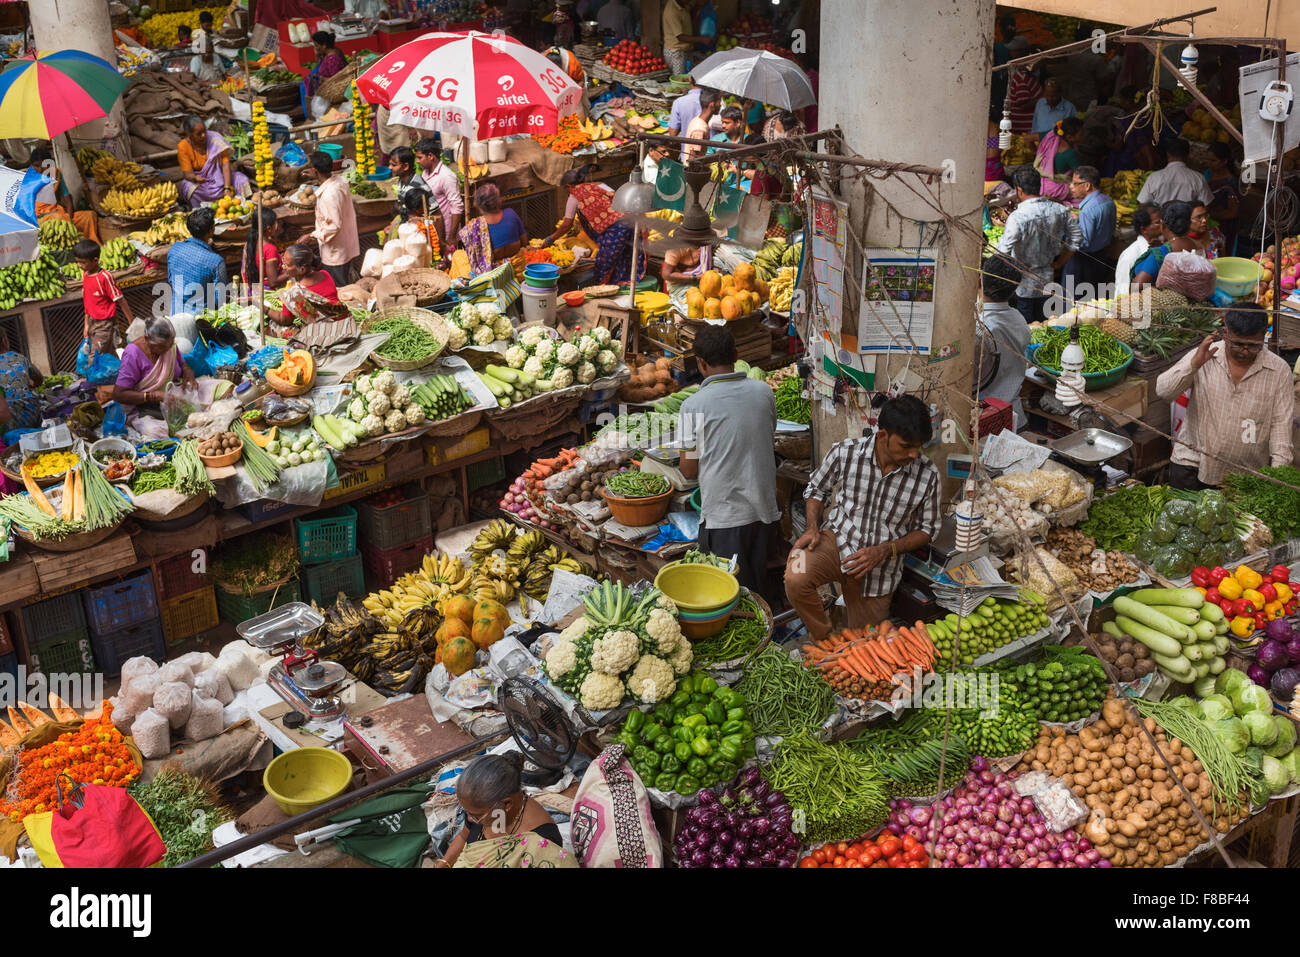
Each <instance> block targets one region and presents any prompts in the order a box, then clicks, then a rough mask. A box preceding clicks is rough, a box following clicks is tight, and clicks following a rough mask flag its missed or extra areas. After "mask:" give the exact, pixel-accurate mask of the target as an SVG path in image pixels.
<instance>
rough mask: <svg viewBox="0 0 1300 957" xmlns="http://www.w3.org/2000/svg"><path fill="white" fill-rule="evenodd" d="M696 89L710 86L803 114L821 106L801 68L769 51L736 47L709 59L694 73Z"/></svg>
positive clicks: (692, 72) (694, 69) (693, 70)
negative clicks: (816, 105)
mask: <svg viewBox="0 0 1300 957" xmlns="http://www.w3.org/2000/svg"><path fill="white" fill-rule="evenodd" d="M691 78H692V79H694V81H695V85H696V86H707V87H711V88H713V89H715V90H720V91H721V92H723V93H730V94H732V95H733V96H741V97H744V98H745V99H747V100H754V101H755V102H757V103H767V104H769V105H771V106H779V107H781V108H783V109H786V110H799V109H803V108H804V107H805V106H812V105H813V104H814V103H816V102H817V96H816V95H815V94H814V93H813V88H812V83H811V82H809V80H808V75H807V74H806V73H804V71H803V70H801V69H799V64H797V63H795V62H793V61H791V60H787V59H786V58H785V57H783V56H777V55H776V54H775V53H768V52H767V51H766V50H750V49H747V48H746V47H735V48H734V49H731V50H724V51H723V52H721V53H715V54H713V55H712V56H710V57H708V58H706V59H705V60H704V61H703V62H702V63H700V64H699V65H698V66H696V67H695V68H693V69H692V70H691Z"/></svg>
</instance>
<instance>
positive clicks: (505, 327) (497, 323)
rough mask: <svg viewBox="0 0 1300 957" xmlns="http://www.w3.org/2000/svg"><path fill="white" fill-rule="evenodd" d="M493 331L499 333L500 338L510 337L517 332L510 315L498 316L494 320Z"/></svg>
mask: <svg viewBox="0 0 1300 957" xmlns="http://www.w3.org/2000/svg"><path fill="white" fill-rule="evenodd" d="M492 331H493V332H495V333H496V334H497V338H498V339H509V338H510V337H511V336H513V335H514V334H515V327H514V326H512V325H511V324H510V317H509V316H497V317H496V319H494V320H493V321H492Z"/></svg>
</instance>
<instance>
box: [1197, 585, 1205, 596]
mask: <svg viewBox="0 0 1300 957" xmlns="http://www.w3.org/2000/svg"><path fill="white" fill-rule="evenodd" d="M1196 590H1197V591H1198V592H1200V593H1201V597H1202V598H1204V597H1205V593H1206V591H1207V589H1204V588H1202V587H1201V586H1200V585H1197V586H1196Z"/></svg>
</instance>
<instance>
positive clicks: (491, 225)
mask: <svg viewBox="0 0 1300 957" xmlns="http://www.w3.org/2000/svg"><path fill="white" fill-rule="evenodd" d="M565 175H566V176H567V175H568V174H567V173H566V174H565ZM474 205H475V206H476V207H478V211H479V212H480V213H481V214H482V215H480V216H477V217H475V218H474V219H471V220H470V221H469V223H468V224H467V225H466V226H465V228H464V229H462V230H461V231H460V245H461V248H462V249H464V250H465V254H466V255H467V256H468V257H469V265H470V268H471V269H472V270H473V271H474V274H475V275H478V274H479V273H485V272H488V271H489V270H491V269H492V267H493V265H495V264H496V263H499V262H501V261H502V260H503V259H509V258H510V257H511V256H513V255H514V254H515V253H517V252H519V250H520V249H521V248H522V247H523V246H524V244H525V243H527V242H528V230H526V229H525V228H524V221H523V220H522V219H520V218H519V214H518V213H516V212H515V211H514V210H513V209H502V208H501V191H500V190H499V189H497V187H496V184H495V183H484V184H483V185H482V186H480V187H479V188H478V189H476V190H475V191H474ZM566 232H567V230H566ZM560 235H561V236H563V235H564V233H563V232H562V233H560Z"/></svg>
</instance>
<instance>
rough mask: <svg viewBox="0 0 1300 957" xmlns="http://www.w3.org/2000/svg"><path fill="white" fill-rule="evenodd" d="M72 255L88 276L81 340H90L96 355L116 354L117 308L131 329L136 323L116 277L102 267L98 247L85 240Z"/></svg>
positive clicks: (84, 287) (83, 291)
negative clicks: (119, 306) (115, 280)
mask: <svg viewBox="0 0 1300 957" xmlns="http://www.w3.org/2000/svg"><path fill="white" fill-rule="evenodd" d="M72 255H73V257H74V258H75V259H76V260H77V265H78V266H80V267H81V271H82V272H84V273H85V274H86V275H85V278H84V279H83V280H82V282H81V300H82V304H83V306H84V307H85V310H86V321H85V325H84V328H83V329H82V333H81V334H82V338H89V339H90V345H91V349H92V350H94V351H95V352H96V353H109V354H116V352H117V341H116V340H117V324H116V319H117V311H118V305H119V304H120V305H121V308H122V313H123V315H125V316H126V324H127V325H128V326H129V325H130V324H131V323H132V321H134V317H133V316H132V315H131V307H130V305H128V304H127V301H126V298H125V297H124V296H123V295H122V290H121V289H119V288H118V286H117V283H115V282H114V281H113V277H112V276H111V275H109V273H108V271H107V270H106V269H104V268H102V267H101V266H100V265H99V243H97V242H95V241H94V240H93V239H83V240H81V242H79V243H77V245H76V246H75V247H73V250H72Z"/></svg>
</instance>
